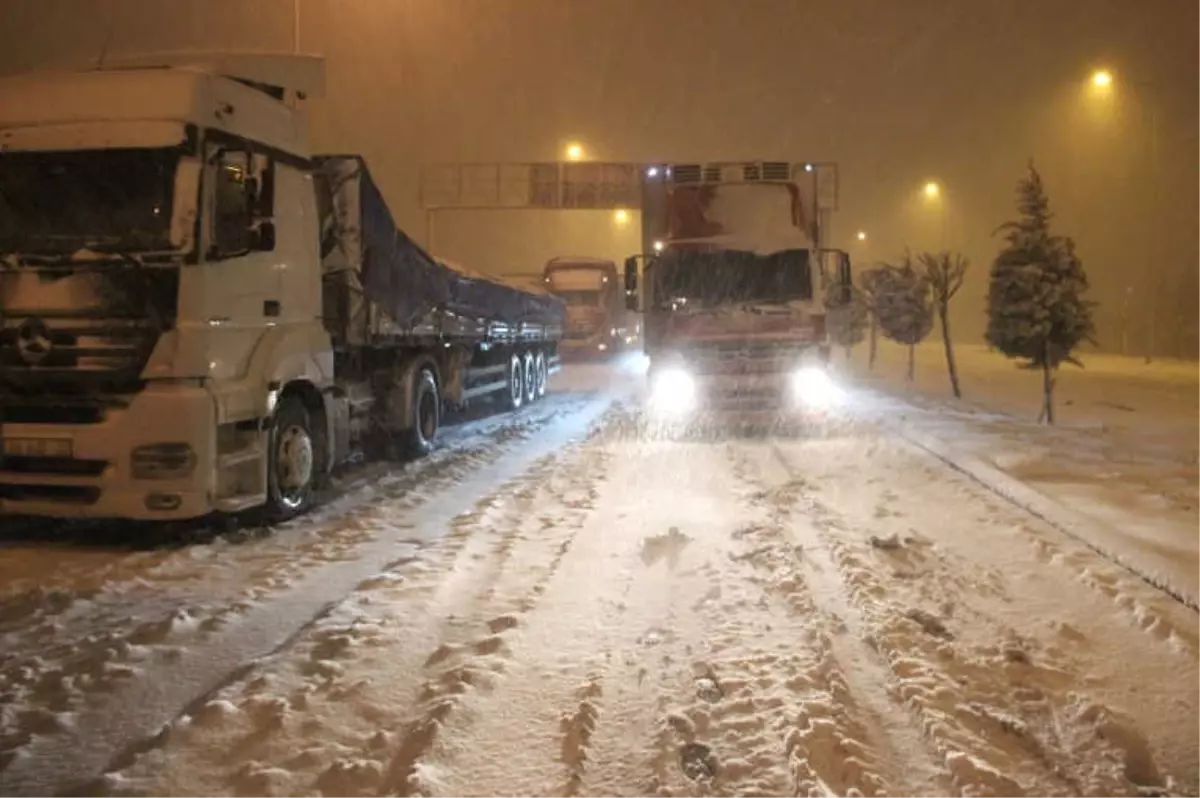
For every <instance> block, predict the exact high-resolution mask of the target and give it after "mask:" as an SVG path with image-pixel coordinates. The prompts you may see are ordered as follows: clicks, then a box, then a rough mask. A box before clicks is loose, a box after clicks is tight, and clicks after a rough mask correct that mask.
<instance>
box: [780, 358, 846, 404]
mask: <svg viewBox="0 0 1200 798" xmlns="http://www.w3.org/2000/svg"><path fill="white" fill-rule="evenodd" d="M792 392H793V394H794V395H795V398H796V400H797V401H798V402H799V403H800V404H802V405H804V406H805V407H811V408H816V409H821V410H823V409H825V408H828V407H832V406H834V405H837V404H840V403H841V401H842V395H843V394H842V389H841V388H839V387H838V386H837V384H836V383H834V381H833V380H832V379H830V377H829V375H828V374H826V373H825V370H824V369H819V368H812V367H808V368H802V369H800V370H799V371H797V372H796V373H795V374H793V375H792Z"/></svg>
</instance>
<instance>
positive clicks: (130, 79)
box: [0, 55, 333, 518]
mask: <svg viewBox="0 0 1200 798" xmlns="http://www.w3.org/2000/svg"><path fill="white" fill-rule="evenodd" d="M319 67H320V65H319V62H315V60H313V61H310V60H306V59H303V58H297V57H294V56H293V57H290V58H288V59H286V61H283V60H273V59H271V58H263V57H259V58H255V57H248V58H246V57H236V56H235V57H222V56H203V55H193V56H188V57H187V58H185V59H183V60H182V61H176V62H175V63H168V62H167V61H166V60H161V59H146V60H137V59H130V60H129V61H126V62H123V63H118V62H113V63H110V64H109V66H108V67H107V68H105V69H103V70H93V71H88V72H46V73H40V74H33V75H24V76H20V77H12V78H6V79H3V80H0V150H2V153H3V154H2V155H0V440H2V441H3V443H2V445H3V450H2V452H0V512H4V513H13V512H16V513H34V514H45V515H54V516H60V517H61V516H93V515H95V516H116V517H125V518H171V517H191V516H197V515H203V514H206V513H208V512H211V511H214V510H229V511H234V510H238V509H242V508H245V507H249V506H253V505H255V504H262V503H263V502H264V501H265V499H266V497H267V495H268V493H269V492H270V491H272V490H274V491H275V492H276V494H277V495H278V498H279V500H280V501H282V502H284V503H286V502H287V501H288V499H287V498H286V497H285V496H284V495H283V494H285V493H286V491H287V490H288V488H287V485H286V484H283V482H286V478H285V479H284V480H283V481H280V480H279V479H277V478H276V477H274V476H272V477H268V474H267V469H266V468H265V462H266V459H267V457H266V443H265V440H264V438H263V434H262V433H263V431H264V429H265V424H266V419H268V418H269V417H270V416H271V412H272V409H273V404H274V403H275V402H278V401H279V400H280V398H281V389H282V388H283V387H284V386H290V387H289V390H291V391H293V392H297V393H299V394H300V395H301V396H303V397H304V398H303V403H305V404H307V405H308V406H310V407H312V408H313V411H314V413H316V412H317V411H318V410H319V408H320V396H321V392H322V391H323V390H325V389H326V388H328V387H329V386H330V385H331V383H332V380H333V363H332V354H331V350H330V344H329V336H328V334H327V333H326V331H325V330H324V328H323V326H322V324H321V295H320V283H321V280H320V269H321V264H320V260H319V252H318V251H317V249H316V247H315V246H314V245H313V242H314V241H316V240H317V237H318V233H319V231H318V228H317V222H316V217H317V214H316V207H315V200H314V193H313V191H312V187H311V176H310V174H309V173H308V171H307V170H306V169H305V168H304V161H305V159H306V158H307V157H308V156H309V154H310V153H309V151H308V140H307V132H306V131H307V122H306V119H305V116H304V112H303V111H302V110H300V109H298V108H297V107H294V106H292V105H289V104H288V103H286V102H285V101H284V99H285V98H284V94H285V90H284V89H282V88H280V89H273V88H270V87H284V86H286V87H290V89H291V90H292V91H293V92H300V93H307V94H314V93H319V92H320V91H321V89H322V80H323V79H322V75H323V73H322V72H321V70H320V68H319ZM322 439H323V436H312V437H310V438H309V439H308V440H305V441H294V442H293V443H294V445H293V446H290V447H284V449H285V450H284V451H281V452H280V453H279V454H280V455H281V456H282V457H284V458H285V459H286V460H287V461H288V463H290V467H291V469H292V470H293V471H304V472H311V471H312V470H313V469H315V468H319V467H321V466H322V465H323V463H322V460H323V459H325V460H327V459H328V454H329V452H328V450H327V448H326V449H322V447H321V440H322ZM268 483H270V484H268Z"/></svg>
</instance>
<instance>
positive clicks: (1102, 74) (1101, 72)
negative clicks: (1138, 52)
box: [1092, 69, 1113, 89]
mask: <svg viewBox="0 0 1200 798" xmlns="http://www.w3.org/2000/svg"><path fill="white" fill-rule="evenodd" d="M1112 82H1113V76H1112V73H1111V72H1109V71H1108V70H1107V69H1097V70H1096V71H1095V72H1093V73H1092V86H1094V87H1095V88H1097V89H1107V88H1108V87H1109V86H1111V85H1112Z"/></svg>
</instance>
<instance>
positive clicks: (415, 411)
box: [404, 369, 442, 457]
mask: <svg viewBox="0 0 1200 798" xmlns="http://www.w3.org/2000/svg"><path fill="white" fill-rule="evenodd" d="M441 423H442V399H441V396H440V395H439V393H438V385H437V379H436V378H435V377H434V376H433V372H432V371H430V370H429V369H421V370H420V371H419V372H417V376H416V379H414V380H413V394H412V426H410V427H409V428H408V429H406V430H405V431H404V448H405V449H406V450H407V452H408V454H409V455H410V456H412V457H424V456H425V455H427V454H429V453H430V452H432V451H433V445H434V442H435V441H436V440H437V433H438V428H439V427H440V426H441Z"/></svg>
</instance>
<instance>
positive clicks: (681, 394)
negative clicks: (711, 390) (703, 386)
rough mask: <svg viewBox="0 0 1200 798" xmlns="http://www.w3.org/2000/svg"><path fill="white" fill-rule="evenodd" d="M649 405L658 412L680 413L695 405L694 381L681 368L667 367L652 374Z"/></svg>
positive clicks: (667, 413)
mask: <svg viewBox="0 0 1200 798" xmlns="http://www.w3.org/2000/svg"><path fill="white" fill-rule="evenodd" d="M650 406H651V408H652V409H653V410H654V411H655V412H658V413H662V414H665V415H681V414H683V413H687V412H688V411H689V410H691V409H692V408H694V407H695V406H696V381H695V380H694V379H692V375H691V374H688V373H687V372H686V371H684V370H683V369H681V368H667V369H663V370H662V371H660V372H659V373H658V374H656V375H655V376H654V381H653V383H652V385H651V389H650Z"/></svg>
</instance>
